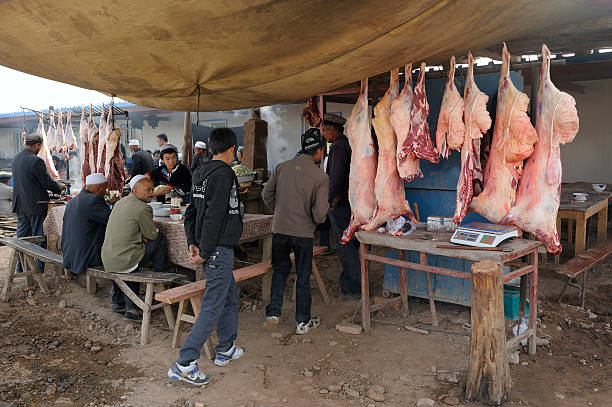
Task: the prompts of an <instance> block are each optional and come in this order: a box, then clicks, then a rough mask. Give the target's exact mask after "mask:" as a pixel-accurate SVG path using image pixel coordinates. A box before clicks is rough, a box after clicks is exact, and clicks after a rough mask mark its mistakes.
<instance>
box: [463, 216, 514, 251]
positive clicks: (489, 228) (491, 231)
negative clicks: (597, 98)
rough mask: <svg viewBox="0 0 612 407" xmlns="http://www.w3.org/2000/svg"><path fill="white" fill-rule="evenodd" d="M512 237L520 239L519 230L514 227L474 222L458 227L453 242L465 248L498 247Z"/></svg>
mask: <svg viewBox="0 0 612 407" xmlns="http://www.w3.org/2000/svg"><path fill="white" fill-rule="evenodd" d="M511 237H518V229H517V228H515V227H514V226H508V225H496V224H493V223H484V222H474V223H468V224H467V225H462V226H458V227H457V230H455V233H453V237H451V242H453V243H457V244H461V245H465V246H475V247H497V245H498V244H500V243H501V242H503V241H504V240H506V239H509V238H511Z"/></svg>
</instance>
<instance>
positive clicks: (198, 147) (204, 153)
mask: <svg viewBox="0 0 612 407" xmlns="http://www.w3.org/2000/svg"><path fill="white" fill-rule="evenodd" d="M193 151H194V153H195V154H194V155H193V163H192V164H191V173H192V174H195V171H196V170H197V169H198V167H199V166H200V165H202V164H204V163H205V162H208V161H210V160H211V158H212V154H210V153H209V152H208V147H207V146H206V143H205V142H203V141H196V143H195V147H194V149H193Z"/></svg>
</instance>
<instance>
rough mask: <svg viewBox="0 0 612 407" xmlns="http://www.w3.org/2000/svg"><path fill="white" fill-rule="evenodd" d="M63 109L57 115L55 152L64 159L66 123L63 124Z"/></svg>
mask: <svg viewBox="0 0 612 407" xmlns="http://www.w3.org/2000/svg"><path fill="white" fill-rule="evenodd" d="M63 121H64V119H63V115H62V109H60V110H59V112H58V113H57V127H56V128H55V151H57V152H58V153H59V154H60V156H61V157H64V152H65V148H64V147H65V145H66V144H65V142H64V123H63Z"/></svg>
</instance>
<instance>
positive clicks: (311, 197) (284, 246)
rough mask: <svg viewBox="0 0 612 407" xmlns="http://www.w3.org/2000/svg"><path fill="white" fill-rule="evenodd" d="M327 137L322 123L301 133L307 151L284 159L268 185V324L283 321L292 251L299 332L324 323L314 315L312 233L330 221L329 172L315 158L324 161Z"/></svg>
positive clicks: (266, 194)
mask: <svg viewBox="0 0 612 407" xmlns="http://www.w3.org/2000/svg"><path fill="white" fill-rule="evenodd" d="M324 148H325V140H324V139H323V137H322V136H321V132H320V131H319V129H309V130H308V131H307V132H306V133H305V134H303V135H302V154H301V155H300V156H299V157H297V158H294V159H292V160H289V161H285V162H283V163H280V164H279V165H278V166H277V167H276V170H275V171H274V175H272V178H270V180H269V181H268V182H267V183H266V186H265V187H264V189H263V192H262V196H263V200H264V202H265V204H266V206H267V207H268V208H270V209H271V210H273V211H274V222H273V224H272V232H273V233H274V234H273V236H272V268H273V269H274V274H273V276H272V288H271V290H270V304H268V307H267V308H266V323H265V324H264V327H266V328H268V329H269V328H274V327H275V326H277V325H278V324H279V318H280V315H281V307H282V305H283V296H284V293H285V283H286V281H287V277H288V276H289V273H290V272H291V258H290V255H291V251H292V250H293V252H294V253H295V271H296V273H297V286H296V301H295V321H296V323H297V327H296V330H295V332H296V334H298V335H303V334H305V333H307V332H308V331H310V330H311V329H313V328H316V327H318V326H319V324H320V321H319V318H318V317H314V318H311V315H310V308H311V303H312V300H311V296H310V273H311V272H312V244H313V243H312V238H313V235H314V231H315V227H316V225H317V224H320V223H323V222H325V217H326V216H327V210H328V208H329V204H328V202H327V199H328V183H329V180H328V178H327V175H325V173H324V172H323V171H321V169H320V168H319V167H317V166H316V165H315V162H317V161H320V160H321V157H322V156H323V151H324Z"/></svg>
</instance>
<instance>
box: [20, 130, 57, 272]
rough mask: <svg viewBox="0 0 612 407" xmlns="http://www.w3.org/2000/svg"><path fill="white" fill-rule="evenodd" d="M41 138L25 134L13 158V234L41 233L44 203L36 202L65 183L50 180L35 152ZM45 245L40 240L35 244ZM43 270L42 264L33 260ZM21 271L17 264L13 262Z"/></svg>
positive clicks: (37, 150)
mask: <svg viewBox="0 0 612 407" xmlns="http://www.w3.org/2000/svg"><path fill="white" fill-rule="evenodd" d="M42 143H43V139H42V137H41V136H40V135H39V134H36V133H34V134H28V135H27V136H26V137H25V149H24V150H23V151H22V152H21V153H19V154H17V155H16V156H15V158H13V166H12V170H13V212H15V213H16V214H17V237H26V236H43V235H44V232H43V222H44V221H45V218H46V217H47V205H46V204H39V203H38V202H39V201H49V193H48V192H47V191H51V192H54V193H56V194H59V193H61V192H62V191H63V190H64V189H66V185H63V184H58V183H57V182H55V181H53V180H52V179H51V177H50V176H49V174H48V173H47V167H46V165H45V162H44V161H43V159H42V158H39V157H38V153H39V152H40V150H41V148H42ZM37 244H39V245H41V246H43V247H44V246H45V243H44V242H39V243H37ZM36 263H37V264H38V267H39V268H40V269H41V270H44V268H43V267H44V264H43V263H42V262H40V261H38V260H37V261H36ZM17 270H19V271H20V270H21V264H18V265H17Z"/></svg>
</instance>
